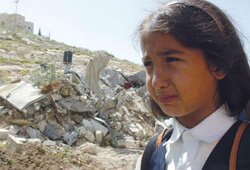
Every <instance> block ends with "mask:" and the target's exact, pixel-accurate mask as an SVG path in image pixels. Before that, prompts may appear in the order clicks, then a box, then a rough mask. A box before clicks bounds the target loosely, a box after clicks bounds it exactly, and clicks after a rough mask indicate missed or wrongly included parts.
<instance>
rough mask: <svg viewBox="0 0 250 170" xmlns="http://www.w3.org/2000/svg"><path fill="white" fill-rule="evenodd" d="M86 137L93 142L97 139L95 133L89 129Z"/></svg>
mask: <svg viewBox="0 0 250 170" xmlns="http://www.w3.org/2000/svg"><path fill="white" fill-rule="evenodd" d="M84 137H85V138H86V139H87V140H88V141H89V142H91V143H93V142H94V141H95V135H94V134H93V133H92V132H90V131H87V132H86V134H85V135H84Z"/></svg>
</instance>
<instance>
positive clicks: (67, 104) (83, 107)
mask: <svg viewBox="0 0 250 170" xmlns="http://www.w3.org/2000/svg"><path fill="white" fill-rule="evenodd" d="M58 104H59V105H60V106H61V107H62V108H63V109H66V110H70V111H73V112H76V113H84V112H93V113H95V112H96V111H97V109H96V108H95V107H94V106H93V105H92V104H91V101H89V100H87V101H86V103H83V102H81V101H80V100H79V99H78V100H76V99H75V98H66V99H62V100H60V101H58Z"/></svg>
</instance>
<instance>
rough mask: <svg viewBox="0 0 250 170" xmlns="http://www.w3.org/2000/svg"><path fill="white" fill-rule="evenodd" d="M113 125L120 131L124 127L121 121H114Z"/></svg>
mask: <svg viewBox="0 0 250 170" xmlns="http://www.w3.org/2000/svg"><path fill="white" fill-rule="evenodd" d="M112 127H113V128H114V129H115V130H117V131H120V130H121V129H122V123H121V122H114V123H113V124H112Z"/></svg>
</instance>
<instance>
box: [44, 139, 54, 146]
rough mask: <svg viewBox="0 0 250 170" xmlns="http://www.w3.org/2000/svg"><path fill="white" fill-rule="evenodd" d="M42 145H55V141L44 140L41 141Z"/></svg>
mask: <svg viewBox="0 0 250 170" xmlns="http://www.w3.org/2000/svg"><path fill="white" fill-rule="evenodd" d="M43 145H44V146H55V145H56V141H52V140H46V141H44V142H43Z"/></svg>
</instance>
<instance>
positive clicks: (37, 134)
mask: <svg viewBox="0 0 250 170" xmlns="http://www.w3.org/2000/svg"><path fill="white" fill-rule="evenodd" d="M26 132H27V133H28V135H29V136H30V138H39V139H44V137H43V135H42V134H41V132H40V131H39V130H37V129H34V128H32V127H26Z"/></svg>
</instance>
